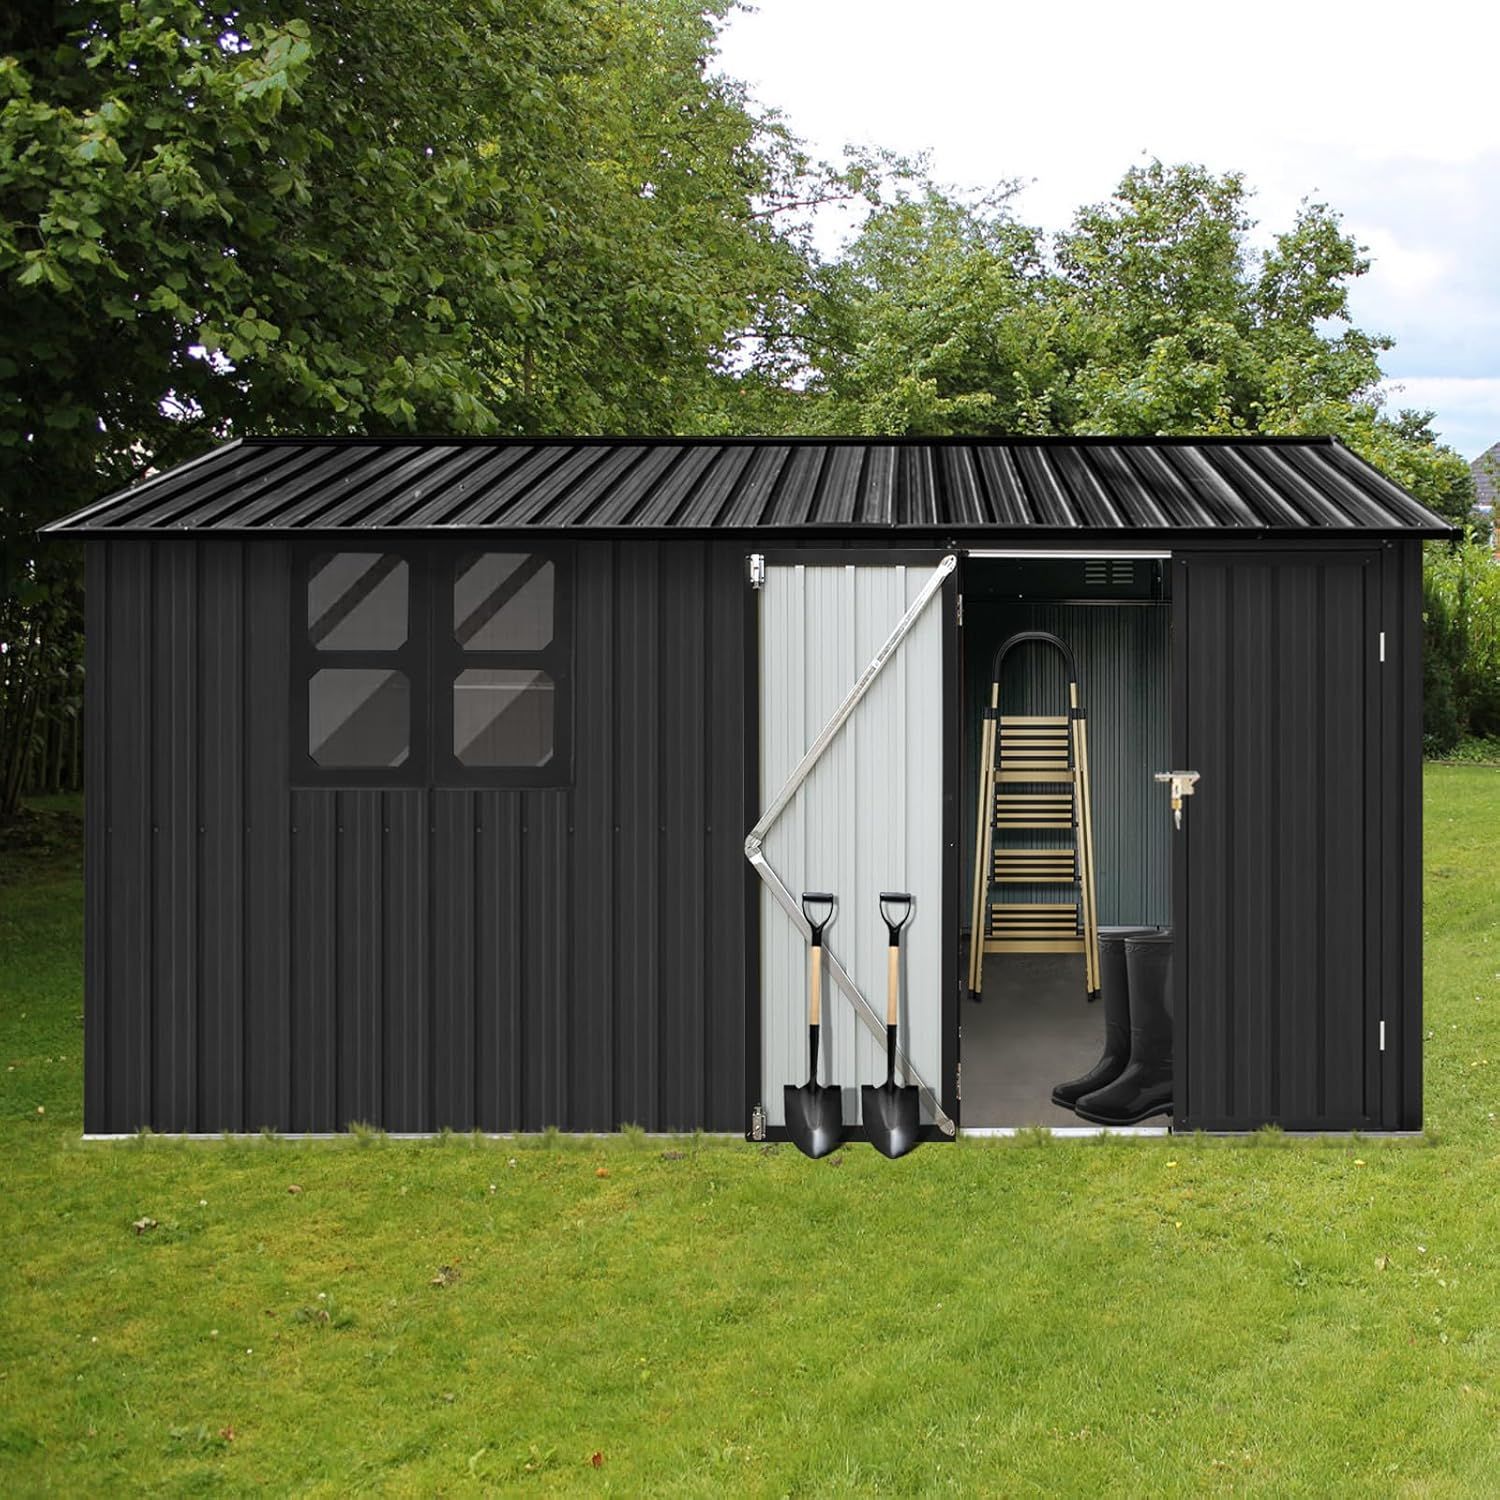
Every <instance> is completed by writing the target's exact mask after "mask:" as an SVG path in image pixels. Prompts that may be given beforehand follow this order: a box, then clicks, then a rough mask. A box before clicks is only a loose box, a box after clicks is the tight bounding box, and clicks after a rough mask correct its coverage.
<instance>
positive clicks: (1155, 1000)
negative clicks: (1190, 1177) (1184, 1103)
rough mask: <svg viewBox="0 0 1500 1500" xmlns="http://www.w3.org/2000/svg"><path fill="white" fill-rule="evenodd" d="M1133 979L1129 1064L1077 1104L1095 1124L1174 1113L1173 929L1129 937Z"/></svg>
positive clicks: (1128, 958)
mask: <svg viewBox="0 0 1500 1500" xmlns="http://www.w3.org/2000/svg"><path fill="white" fill-rule="evenodd" d="M1125 967H1126V971H1127V974H1128V977H1129V983H1130V1063H1129V1065H1128V1066H1127V1067H1126V1069H1125V1071H1124V1072H1123V1073H1121V1074H1120V1076H1119V1077H1118V1078H1117V1079H1115V1081H1114V1082H1113V1083H1111V1084H1109V1085H1108V1086H1107V1087H1105V1088H1102V1089H1097V1090H1095V1091H1094V1092H1093V1093H1092V1094H1084V1095H1083V1096H1082V1098H1080V1099H1079V1100H1078V1102H1077V1104H1075V1105H1074V1106H1073V1107H1074V1109H1075V1110H1077V1112H1078V1117H1079V1119H1081V1120H1088V1121H1091V1122H1092V1123H1093V1124H1095V1125H1135V1124H1138V1123H1139V1122H1140V1121H1141V1120H1149V1119H1150V1118H1151V1116H1152V1115H1160V1114H1170V1113H1171V1112H1172V934H1171V932H1170V931H1168V932H1153V933H1140V934H1138V935H1137V936H1136V937H1131V938H1126V940H1125Z"/></svg>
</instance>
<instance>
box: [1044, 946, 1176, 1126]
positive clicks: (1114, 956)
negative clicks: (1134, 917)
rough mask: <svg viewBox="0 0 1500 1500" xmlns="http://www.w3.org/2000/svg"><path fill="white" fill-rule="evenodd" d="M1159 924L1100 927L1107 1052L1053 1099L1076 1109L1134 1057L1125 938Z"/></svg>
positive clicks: (1058, 1089)
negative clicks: (1085, 1097) (1080, 1102)
mask: <svg viewBox="0 0 1500 1500" xmlns="http://www.w3.org/2000/svg"><path fill="white" fill-rule="evenodd" d="M1155 931H1157V929H1156V928H1155V927H1101V928H1100V929H1099V988H1100V989H1101V990H1102V991H1103V992H1104V1055H1103V1056H1102V1057H1101V1058H1100V1059H1099V1061H1098V1062H1096V1063H1095V1064H1094V1066H1093V1067H1092V1068H1090V1069H1089V1070H1088V1072H1087V1073H1085V1074H1084V1075H1083V1077H1082V1078H1074V1079H1071V1080H1070V1081H1069V1082H1067V1083H1060V1084H1058V1085H1057V1087H1056V1088H1054V1089H1053V1090H1052V1102H1053V1103H1054V1104H1057V1105H1061V1107H1062V1108H1063V1109H1072V1108H1073V1107H1074V1106H1075V1105H1076V1104H1077V1103H1078V1101H1079V1100H1080V1099H1081V1098H1083V1096H1084V1095H1085V1094H1092V1093H1093V1092H1094V1091H1095V1090H1096V1089H1102V1088H1103V1087H1104V1086H1105V1085H1106V1084H1110V1083H1113V1082H1114V1081H1115V1079H1117V1078H1118V1077H1119V1076H1120V1074H1121V1073H1123V1072H1124V1071H1125V1067H1126V1064H1127V1063H1129V1061H1130V989H1129V984H1128V981H1127V978H1126V971H1125V939H1126V938H1130V937H1139V936H1140V935H1141V934H1142V933H1150V932H1155Z"/></svg>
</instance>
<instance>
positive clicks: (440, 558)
mask: <svg viewBox="0 0 1500 1500" xmlns="http://www.w3.org/2000/svg"><path fill="white" fill-rule="evenodd" d="M571 562H572V551H571V549H569V548H564V547H544V548H529V549H527V550H525V551H510V550H499V549H495V550H490V549H481V548H476V547H474V546H473V545H472V544H470V545H469V546H468V547H462V546H455V545H452V544H448V543H438V542H433V543H425V544H423V543H418V544H413V545H410V546H402V547H401V548H400V549H399V550H391V551H385V550H375V549H371V550H368V551H350V552H335V551H330V550H327V549H326V548H325V549H324V550H321V551H316V552H314V551H311V550H309V551H308V552H306V553H304V554H303V565H302V566H301V567H300V568H299V569H298V572H297V586H296V589H295V591H294V604H293V627H294V641H293V653H294V662H295V664H296V666H297V671H296V674H295V685H294V687H293V694H294V703H295V711H296V713H297V715H298V723H299V726H300V727H299V730H298V732H297V736H296V740H295V742H294V752H293V753H294V760H295V765H294V775H295V779H296V780H297V781H298V782H299V783H301V784H304V785H315V786H494V787H507V786H531V787H550V786H566V785H568V784H569V782H570V780H571V776H572V753H571V735H570V729H571V717H572V706H571V681H572V660H571V653H572V618H571V617H572V576H571V573H572V570H571V566H570V565H571Z"/></svg>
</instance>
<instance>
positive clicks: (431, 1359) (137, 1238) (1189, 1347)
mask: <svg viewBox="0 0 1500 1500" xmlns="http://www.w3.org/2000/svg"><path fill="white" fill-rule="evenodd" d="M1425 781H1426V789H1427V798H1426V809H1425V817H1424V820H1423V829H1424V838H1425V843H1426V850H1425V866H1426V871H1427V906H1426V911H1425V916H1424V923H1423V927H1424V932H1425V937H1424V943H1423V958H1424V964H1425V970H1426V972H1425V987H1424V995H1423V1027H1424V1031H1425V1033H1426V1036H1425V1040H1424V1044H1423V1045H1424V1051H1425V1057H1424V1075H1425V1088H1426V1100H1427V1119H1428V1123H1429V1136H1428V1140H1429V1141H1431V1140H1433V1139H1434V1138H1435V1139H1436V1142H1437V1144H1428V1143H1426V1142H1420V1141H1419V1142H1382V1141H1377V1140H1373V1139H1370V1140H1365V1141H1339V1142H1328V1143H1316V1142H1309V1141H1305V1140H1294V1139H1291V1138H1288V1137H1286V1136H1284V1135H1283V1136H1278V1135H1277V1134H1276V1133H1275V1132H1266V1133H1264V1134H1262V1135H1261V1136H1259V1137H1257V1138H1252V1140H1251V1141H1250V1142H1248V1143H1247V1142H1241V1141H1235V1140H1227V1141H1226V1140H1211V1139H1207V1138H1202V1137H1186V1138H1183V1137H1179V1138H1175V1139H1170V1140H1135V1141H1121V1140H1116V1141H1111V1142H1080V1141H1066V1140H1059V1139H1056V1138H1052V1139H1050V1140H1048V1139H1046V1138H1042V1137H1033V1138H1028V1139H1026V1140H1024V1141H1017V1142H1013V1143H1012V1142H1005V1143H1000V1142H975V1141H968V1142H959V1143H958V1144H956V1145H947V1146H941V1145H930V1146H924V1147H923V1148H922V1149H921V1150H920V1151H918V1152H916V1153H915V1154H914V1155H912V1156H910V1157H908V1158H907V1159H906V1160H904V1161H901V1162H896V1163H891V1162H887V1161H885V1160H884V1159H883V1158H880V1157H878V1156H877V1155H876V1153H875V1152H874V1151H873V1150H871V1149H870V1148H869V1147H868V1146H861V1145H851V1146H850V1147H848V1148H847V1149H846V1150H845V1151H844V1152H842V1153H840V1156H839V1158H838V1160H839V1162H840V1165H839V1166H838V1167H837V1168H834V1167H831V1166H830V1165H829V1163H828V1162H827V1161H825V1162H817V1163H813V1162H808V1161H807V1160H806V1159H805V1158H803V1157H801V1156H800V1155H798V1153H797V1152H796V1151H795V1150H793V1149H792V1148H791V1147H789V1146H782V1147H780V1148H779V1149H772V1150H769V1151H763V1150H761V1149H758V1148H757V1147H755V1146H754V1145H751V1144H750V1143H746V1142H743V1141H741V1142H733V1141H723V1140H718V1141H706V1142H703V1143H701V1144H699V1145H697V1146H696V1147H695V1148H694V1149H691V1150H685V1151H684V1150H671V1151H658V1150H642V1149H639V1148H638V1147H637V1146H635V1145H633V1144H632V1143H630V1142H629V1141H627V1140H618V1141H607V1140H597V1139H580V1140H575V1141H573V1142H572V1147H571V1149H568V1150H556V1151H553V1150H547V1149H545V1148H544V1147H543V1146H542V1145H541V1143H540V1142H539V1141H537V1140H535V1139H530V1140H528V1139H518V1140H485V1141H481V1142H479V1143H470V1142H467V1141H466V1142H463V1143H460V1142H457V1141H455V1142H454V1143H452V1144H451V1145H449V1146H439V1147H434V1146H429V1145H427V1144H425V1143H423V1142H419V1141H396V1140H393V1141H389V1142H388V1143H386V1144H384V1145H381V1146H379V1147H378V1148H373V1149H360V1148H359V1147H358V1146H357V1145H356V1144H355V1143H354V1142H352V1141H312V1142H297V1141H288V1142H284V1143H279V1144H278V1143H275V1142H271V1141H266V1140H260V1139H254V1140H251V1141H239V1140H236V1141H224V1142H220V1141H210V1142H190V1143H186V1144H184V1143H181V1142H177V1141H174V1140H171V1139H169V1138H163V1137H160V1136H148V1137H143V1138H142V1139H141V1140H140V1141H139V1142H138V1143H132V1144H130V1145H124V1146H109V1145H97V1144H89V1145H80V1144H79V1141H78V1132H79V1129H80V1124H81V1119H80V1100H81V1095H82V1085H81V1072H80V1066H79V1056H80V1052H81V1050H82V1048H81V1038H82V1031H81V1029H80V1027H79V1011H80V1008H81V1007H80V983H81V976H80V967H81V966H80V953H81V924H82V900H81V887H80V883H79V877H78V873H77V857H76V850H75V853H74V858H73V861H72V868H71V869H70V870H64V869H61V868H59V867H58V866H57V865H56V864H55V863H54V862H53V861H52V859H51V858H50V857H48V858H46V859H45V860H44V862H42V863H41V864H38V865H34V866H32V867H31V868H30V869H29V870H27V871H25V872H18V873H19V874H20V878H19V879H18V880H17V882H16V883H15V884H11V885H7V886H6V887H5V888H4V889H0V1059H3V1066H0V1150H3V1152H4V1159H5V1162H6V1178H5V1193H4V1195H3V1198H0V1238H3V1242H4V1245H5V1255H4V1257H3V1258H0V1304H3V1307H4V1310H5V1316H4V1319H3V1321H0V1372H3V1374H4V1381H3V1390H4V1400H3V1401H0V1465H3V1470H4V1475H5V1491H6V1493H7V1494H10V1495H17V1496H29V1495H33V1494H58V1493H61V1494H88V1495H94V1494H104V1493H114V1492H116V1491H130V1492H139V1491H150V1492H153V1493H156V1492H161V1493H168V1494H181V1493H200V1492H208V1491H224V1492H230V1493H249V1492H258V1491H265V1490H274V1491H277V1492H285V1491H297V1492H299V1493H301V1492H308V1493H312V1494H315V1495H334V1494H339V1495H342V1494H346V1493H349V1492H351V1491H376V1492H381V1493H398V1494H420V1495H428V1494H454V1495H467V1494H471V1493H480V1492H486V1491H495V1492H503V1493H509V1492H512V1491H520V1490H526V1491H531V1490H538V1491H542V1492H548V1493H564V1494H574V1493H592V1492H594V1491H597V1490H609V1491H612V1492H615V1493H621V1494H631V1495H636V1494H647V1495H658V1494H670V1495H704V1496H720V1495H726V1494H732V1495H736V1496H738V1495H747V1496H761V1495H766V1496H773V1495H784V1494H818V1495H821V1494H827V1493H831V1492H837V1493H845V1492H847V1493H859V1494H867V1493H868V1494H913V1495H914V1494H929V1493H934V1492H947V1493H953V1494H959V1495H986V1494H1005V1495H1010V1494H1018V1493H1021V1494H1026V1493H1047V1494H1067V1495H1071V1494H1079V1493H1084V1494H1097V1495H1116V1494H1129V1495H1138V1494H1139V1495H1146V1494H1151V1495H1157V1494H1162V1495H1189V1494H1191V1495H1197V1494H1206V1495H1220V1494H1236V1495H1238V1494H1261V1495H1275V1496H1283V1495H1285V1496H1322V1495H1338V1496H1343V1495H1359V1496H1363V1495H1381V1496H1384V1495H1391V1494H1401V1495H1412V1496H1417V1495H1422V1496H1427V1495H1432V1496H1444V1497H1447V1496H1460V1495H1488V1494H1491V1493H1493V1491H1494V1475H1495V1474H1496V1473H1497V1472H1500V1428H1497V1424H1496V1421H1495V1404H1496V1394H1495V1391H1494V1371H1495V1343H1496V1319H1497V1312H1496V1299H1495V1292H1494V1288H1495V1285H1496V1279H1497V1277H1500V1195H1497V1194H1496V1192H1495V1176H1496V1161H1497V1151H1500V1124H1497V1122H1496V1120H1495V1118H1494V1115H1495V1110H1496V1104H1495V1097H1494V1095H1495V1087H1494V1074H1495V1070H1496V1067H1497V1066H1500V979H1497V977H1496V970H1497V968H1500V965H1497V964H1496V962H1495V957H1496V953H1495V929H1494V899H1495V898H1494V889H1495V884H1494V863H1495V858H1494V851H1495V847H1496V841H1497V839H1500V773H1497V772H1495V771H1494V770H1490V769H1485V768H1479V767H1429V768H1428V769H1427V771H1426V775H1425ZM39 1106H40V1107H41V1108H42V1109H43V1111H44V1113H41V1114H38V1113H37V1110H38V1107H39ZM1434 1125H1435V1126H1436V1130H1435V1132H1434V1131H1433V1130H1432V1129H1431V1127H1432V1126H1434ZM600 1166H603V1167H605V1168H606V1170H607V1172H608V1175H607V1176H605V1177H600V1176H599V1175H598V1169H599V1167H600ZM293 1185H295V1186H297V1187H299V1188H301V1190H302V1191H300V1192H298V1193H292V1192H290V1191H289V1188H290V1187H291V1186H293ZM143 1220H151V1221H155V1227H153V1228H150V1229H148V1230H144V1231H142V1232H141V1233H136V1232H135V1230H134V1228H133V1227H132V1226H133V1225H134V1224H136V1223H138V1222H141V1221H143ZM914 1438H915V1439H916V1440H915V1441H914ZM596 1454H597V1455H598V1456H599V1457H598V1464H599V1467H598V1468H597V1469H596V1468H595V1466H594V1464H595V1460H594V1455H596Z"/></svg>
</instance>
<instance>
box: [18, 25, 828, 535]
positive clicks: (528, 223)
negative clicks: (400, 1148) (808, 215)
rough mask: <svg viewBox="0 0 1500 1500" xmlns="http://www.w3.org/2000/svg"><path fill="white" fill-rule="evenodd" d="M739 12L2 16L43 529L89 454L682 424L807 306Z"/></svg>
mask: <svg viewBox="0 0 1500 1500" xmlns="http://www.w3.org/2000/svg"><path fill="white" fill-rule="evenodd" d="M723 9H724V6H723V5H722V4H716V5H713V6H710V7H709V8H708V9H707V11H705V9H704V8H703V7H701V6H698V5H696V4H689V3H686V0H650V3H646V4H639V5H632V6H615V5H603V4H596V5H586V6H578V5H573V4H570V3H567V0H517V3H507V4H504V5H502V4H499V3H498V0H462V3H459V4H450V5H440V6H431V5H426V4H420V3H415V0H367V3H364V4H361V5H360V6H358V7H351V6H349V5H347V4H344V3H342V0H308V3H307V4H305V5H304V6H302V7H300V9H299V14H300V17H301V18H300V19H297V20H287V19H285V7H283V6H281V5H279V4H274V3H269V0H251V3H249V4H245V5H239V6H236V7H234V8H233V9H232V10H228V11H224V12H216V11H215V10H213V9H212V8H207V7H203V6H199V5H197V4H190V3H185V0H144V3H125V0H117V3H104V0H94V3H84V4H77V5H70V6H67V7H59V8H58V9H57V10H56V12H55V13H53V12H50V11H49V12H44V13H42V16H43V18H39V19H37V20H35V21H33V22H31V23H30V24H13V25H12V27H11V35H10V36H8V37H5V38H4V41H5V50H6V52H7V53H8V54H9V55H8V56H6V57H5V58H4V59H3V61H0V99H3V101H4V103H3V110H0V287H3V288H4V292H5V296H6V302H7V308H8V312H9V314H10V316H9V317H8V319H7V323H6V326H5V329H4V332H3V334H0V402H3V406H0V445H3V446H4V447H5V448H6V449H8V450H10V451H11V454H12V459H11V461H12V463H13V462H14V455H15V453H16V450H22V451H24V452H26V453H29V454H31V455H33V456H35V457H36V458H37V459H38V460H39V461H40V460H41V459H42V456H43V455H44V454H45V455H46V463H47V469H48V472H49V474H52V475H53V479H52V481H51V483H50V484H49V485H47V486H46V490H47V495H46V498H45V499H40V498H39V499H38V500H37V503H36V504H35V506H34V507H33V509H32V513H31V515H30V516H28V517H27V519H28V520H33V519H45V518H46V517H47V515H49V514H52V513H55V511H56V509H58V508H60V507H63V506H66V505H68V504H71V503H74V502H76V501H78V500H80V499H81V498H82V497H83V494H84V493H86V491H85V490H74V491H73V492H71V493H69V492H68V486H66V485H64V486H61V487H60V486H58V485H57V483H56V480H55V470H54V468H53V465H52V462H51V460H52V457H53V455H54V454H55V453H56V452H57V451H58V450H59V449H62V448H65V447H67V446H68V445H72V446H74V447H76V448H78V449H80V450H82V452H81V454H80V455H79V456H78V458H77V459H76V461H75V464H74V468H75V470H76V468H77V467H78V465H80V464H81V465H82V466H84V467H85V468H86V469H87V468H97V467H98V466H99V465H100V464H103V465H105V466H106V467H109V466H113V467H114V468H116V469H118V470H119V471H121V473H122V474H123V473H124V472H126V471H129V470H132V469H134V468H137V467H138V466H139V464H140V462H141V460H142V458H143V457H153V458H156V457H175V456H177V455H178V454H180V453H182V452H185V451H189V450H191V449H192V448H194V447H198V446H201V445H202V444H203V443H204V442H205V441H206V440H207V439H208V437H209V436H210V435H212V434H214V433H222V432H225V431H229V430H236V431H243V430H248V429H250V428H254V429H257V430H287V431H318V432H326V431H361V432H368V431H371V430H376V431H378V430H383V429H392V428H419V429H422V430H425V431H438V432H480V433H483V432H515V433H526V432H539V431H570V432H592V431H604V430H611V431H662V430H666V429H668V428H670V427H671V426H672V424H673V423H674V421H676V420H677V419H678V418H679V416H680V414H681V413H682V412H683V411H684V410H686V409H688V408H690V407H691V406H692V404H693V401H694V399H695V393H698V392H701V391H702V390H703V389H704V388H705V387H706V386H707V384H708V382H709V381H710V379H711V373H712V367H713V364H714V362H715V360H717V359H718V358H720V357H721V356H722V355H724V354H725V353H726V352H727V351H728V349H729V348H730V347H731V345H732V344H733V341H734V340H735V339H737V338H738V336H739V335H740V334H741V332H742V331H743V330H744V329H746V328H748V327H750V326H752V325H754V324H755V323H756V322H757V320H758V319H760V318H761V317H762V315H763V314H764V312H765V309H766V308H767V307H768V306H769V305H770V304H771V303H772V302H774V301H775V300H776V299H777V298H779V297H784V296H785V295H787V293H788V291H789V289H791V288H793V287H794V286H795V284H796V281H797V277H798V271H799V266H800V264H801V261H800V257H799V254H798V251H797V247H796V245H795V243H794V240H793V238H791V237H789V236H788V234H786V233H784V232H783V230H782V229H781V228H780V227H779V224H780V219H779V216H778V214H777V212H776V208H777V206H778V204H779V203H780V202H781V201H783V200H784V199H787V198H790V197H794V196H796V195H797V194H799V193H800V194H803V195H804V196H805V195H806V193H807V192H808V191H809V186H808V185H809V183H810V182H812V177H811V175H810V168H809V164H808V162H807V160H806V158H805V157H804V156H803V155H802V153H801V152H800V151H799V150H798V149H797V148H796V146H795V144H794V143H793V142H791V141H790V139H789V138H788V137H787V135H786V133H785V131H784V130H782V129H781V128H780V127H779V126H778V125H777V124H776V123H775V122H773V121H768V120H762V119H761V118H759V117H758V116H757V115H756V114H755V113H754V112H753V111H752V110H751V109H750V108H749V106H748V105H747V103H746V101H745V98H744V96H743V94H742V93H741V91H740V90H739V89H738V87H737V86H735V85H733V84H732V83H729V82H725V81H723V80H719V79H715V78H711V77H709V76H708V75H707V73H706V69H705V62H706V58H707V56H708V55H709V54H710V53H711V50H712V43H713V36H714V32H715V29H716V26H717V24H718V19H719V16H720V15H721V14H722V11H723ZM54 14H55V19H54ZM820 181H821V180H820ZM818 188H819V184H816V183H815V184H813V190H814V191H816V190H818ZM54 434H65V435H66V439H65V440H58V441H54V440H53V435H54ZM79 482H80V483H81V484H82V483H85V481H83V480H82V478H81V476H80V478H79ZM97 483H98V475H97V474H90V475H89V477H88V479H87V481H86V485H87V490H92V488H93V487H94V486H95V485H96V484H97ZM59 490H61V493H59Z"/></svg>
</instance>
